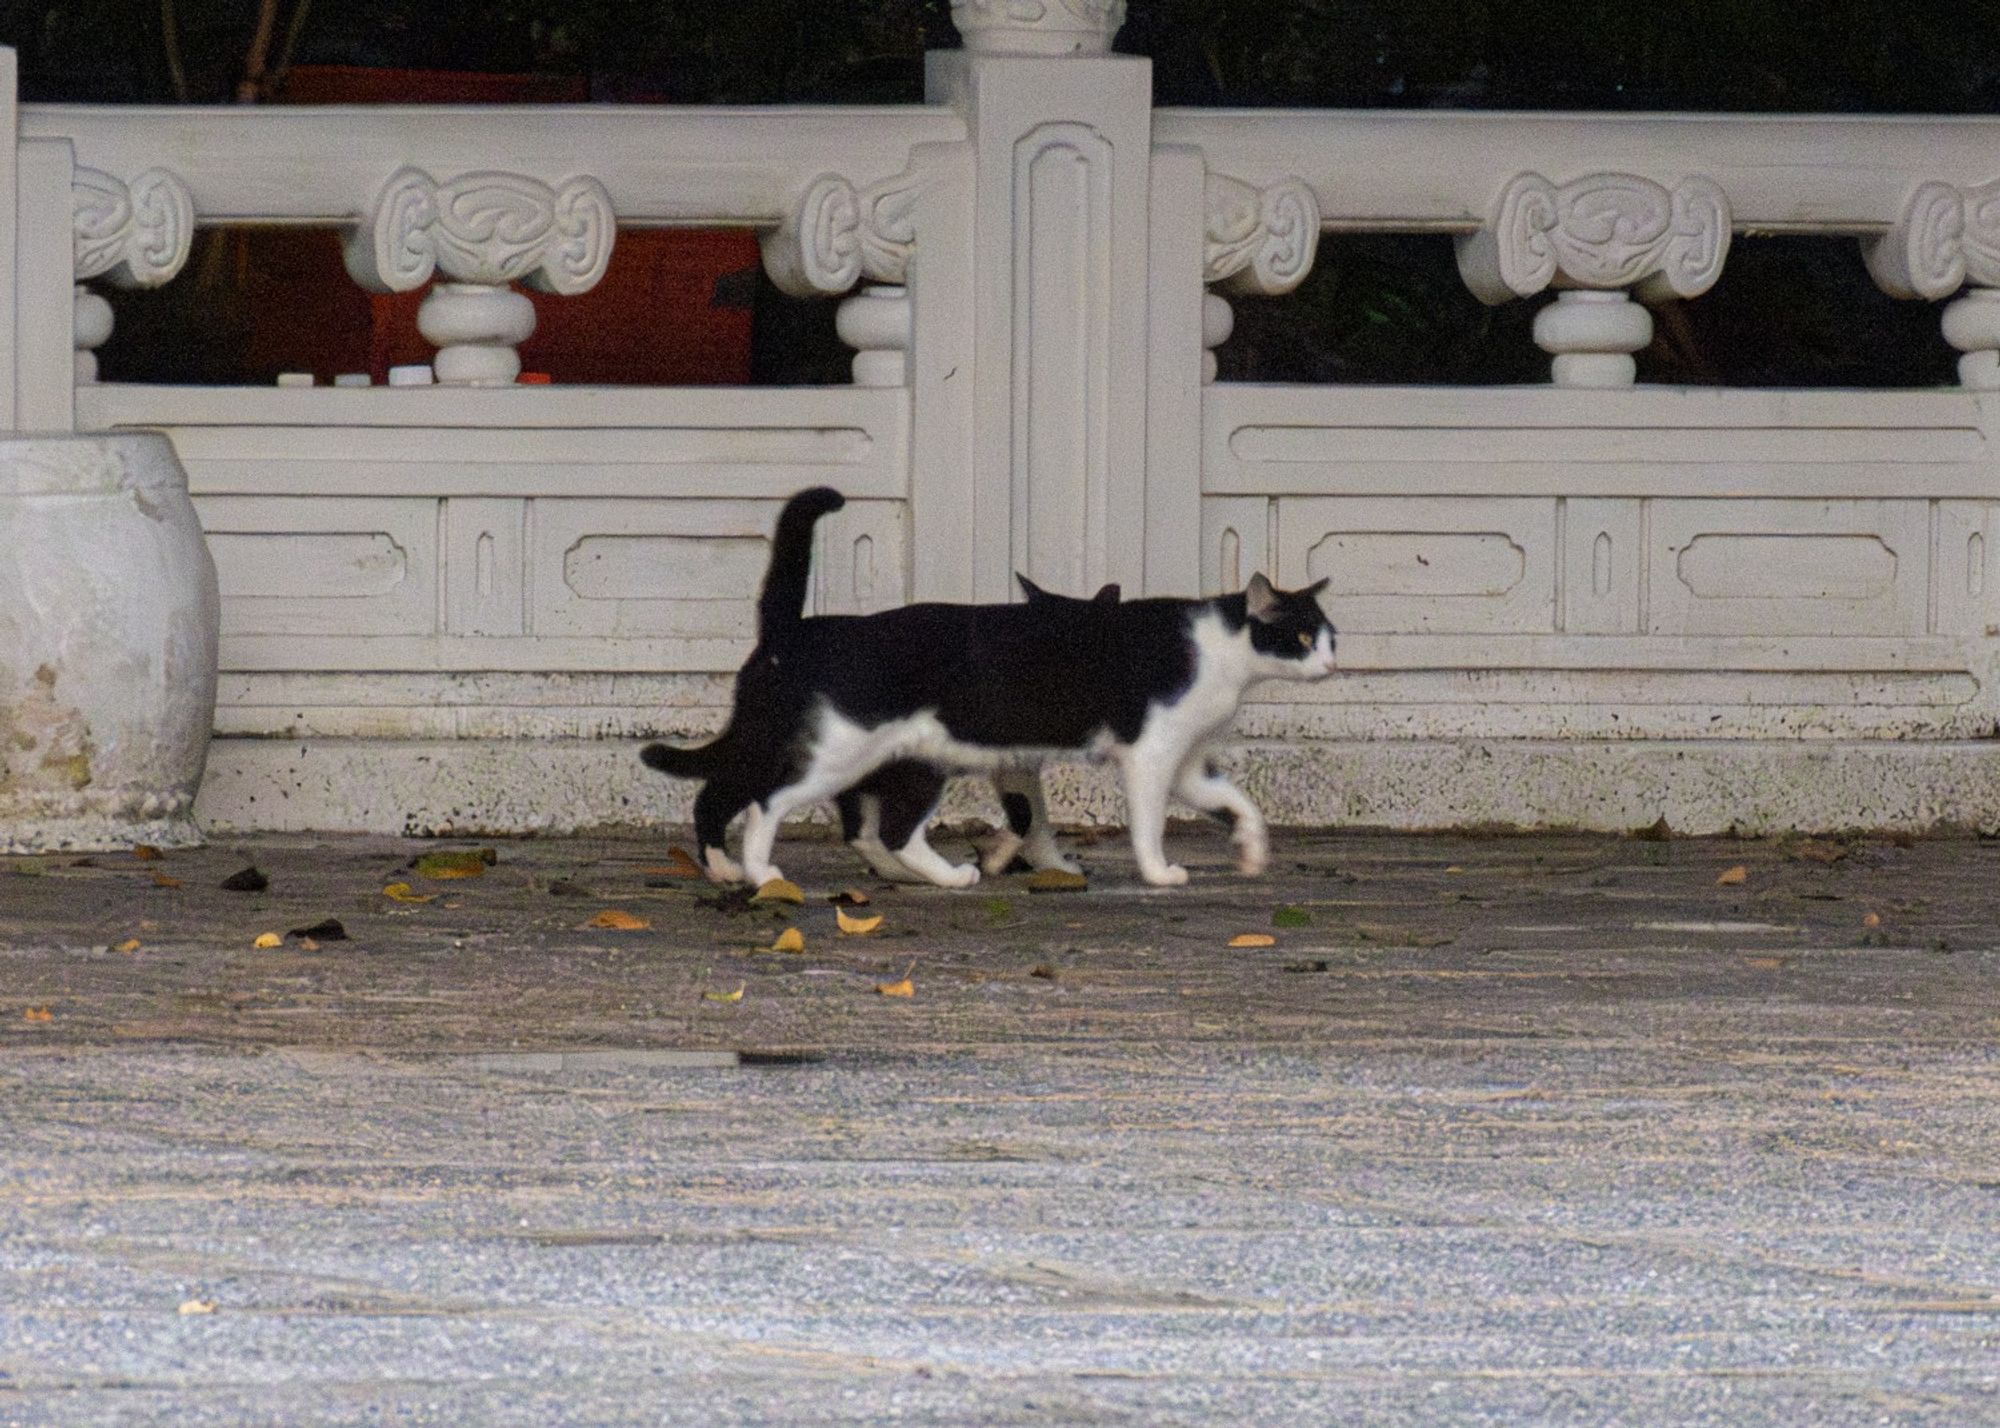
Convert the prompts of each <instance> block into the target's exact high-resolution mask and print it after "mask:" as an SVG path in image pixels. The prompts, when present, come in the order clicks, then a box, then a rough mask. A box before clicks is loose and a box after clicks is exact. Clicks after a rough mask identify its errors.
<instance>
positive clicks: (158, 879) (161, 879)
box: [153, 873, 181, 888]
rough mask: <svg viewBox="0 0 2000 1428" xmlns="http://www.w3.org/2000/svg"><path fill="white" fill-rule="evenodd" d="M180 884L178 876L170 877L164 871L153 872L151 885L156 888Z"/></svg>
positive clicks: (172, 886)
mask: <svg viewBox="0 0 2000 1428" xmlns="http://www.w3.org/2000/svg"><path fill="white" fill-rule="evenodd" d="M180 885H181V880H180V879H179V878H170V877H168V876H167V875H166V874H165V873H155V874H153V886H154V887H156V888H177V887H179V886H180Z"/></svg>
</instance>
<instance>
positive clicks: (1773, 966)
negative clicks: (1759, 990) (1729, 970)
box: [1743, 957, 1791, 972]
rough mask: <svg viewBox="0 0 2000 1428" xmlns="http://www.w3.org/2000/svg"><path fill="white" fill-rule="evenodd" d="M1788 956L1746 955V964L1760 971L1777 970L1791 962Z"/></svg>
mask: <svg viewBox="0 0 2000 1428" xmlns="http://www.w3.org/2000/svg"><path fill="white" fill-rule="evenodd" d="M1790 960H1791V959H1790V958H1788V957H1745V958H1744V959H1743V961H1744V964H1745V965H1746V966H1750V967H1755V968H1756V969H1757V970H1758V971H1760V972H1775V971H1777V970H1778V969H1779V968H1781V967H1783V966H1785V965H1787V964H1788V963H1789V962H1790Z"/></svg>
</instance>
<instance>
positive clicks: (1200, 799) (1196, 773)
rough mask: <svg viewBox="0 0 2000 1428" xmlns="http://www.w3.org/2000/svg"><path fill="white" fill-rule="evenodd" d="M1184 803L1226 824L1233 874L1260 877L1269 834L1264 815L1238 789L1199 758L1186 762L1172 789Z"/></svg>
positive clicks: (1267, 857)
mask: <svg viewBox="0 0 2000 1428" xmlns="http://www.w3.org/2000/svg"><path fill="white" fill-rule="evenodd" d="M1174 792H1175V793H1178V794H1179V795H1180V796H1181V797H1182V798H1183V799H1185V800H1186V801H1187V802H1188V803H1190V804H1192V805H1193V806H1194V807H1196V808H1199V809H1200V810H1201V811H1202V812H1203V813H1213V814H1216V815H1218V816H1221V817H1226V818H1228V819H1229V821H1230V827H1231V831H1230V834H1229V841H1230V842H1232V843H1234V844H1235V845H1236V871H1237V872H1239V873H1241V874H1243V876H1245V877H1247V878H1254V877H1257V876H1258V875H1259V874H1261V873H1262V872H1263V871H1264V869H1265V867H1266V865H1267V864H1269V862H1270V861H1271V834H1270V831H1269V829H1268V828H1267V827H1266V826H1265V823H1264V812H1263V810H1262V809H1260V808H1258V807H1257V805H1256V804H1254V803H1252V802H1251V801H1250V799H1249V797H1248V795H1246V794H1245V793H1244V792H1243V790H1242V789H1240V788H1238V787H1237V786H1236V785H1235V784H1233V783H1231V782H1230V781H1229V780H1228V779H1226V778H1224V777H1223V776H1222V775H1221V774H1219V773H1216V772H1215V771H1214V770H1213V769H1212V768H1210V767H1209V766H1208V760H1207V759H1206V758H1205V757H1203V756H1200V755H1197V756H1196V757H1194V758H1192V759H1189V760H1188V762H1187V767H1185V768H1184V769H1182V770H1181V776H1180V781H1179V783H1177V784H1176V785H1175V787H1174Z"/></svg>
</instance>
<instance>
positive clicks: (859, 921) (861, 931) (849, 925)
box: [833, 907, 882, 937]
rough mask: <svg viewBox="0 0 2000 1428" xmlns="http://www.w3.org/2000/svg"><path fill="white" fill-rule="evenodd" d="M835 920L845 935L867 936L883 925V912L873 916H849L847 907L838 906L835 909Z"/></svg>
mask: <svg viewBox="0 0 2000 1428" xmlns="http://www.w3.org/2000/svg"><path fill="white" fill-rule="evenodd" d="M833 920H834V922H835V923H836V924H838V925H839V927H840V930H841V932H842V933H843V934H844V935H846V936H848V937H866V936H867V935H868V934H869V933H871V932H873V931H874V930H875V929H876V928H878V927H880V926H881V925H882V914H881V913H879V912H878V913H876V914H875V915H874V916H873V917H849V916H848V915H847V909H846V908H844V907H836V908H835V909H834V910H833Z"/></svg>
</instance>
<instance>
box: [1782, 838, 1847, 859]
mask: <svg viewBox="0 0 2000 1428" xmlns="http://www.w3.org/2000/svg"><path fill="white" fill-rule="evenodd" d="M1847 854H1848V847H1847V845H1846V844H1845V843H1836V842H1834V841H1833V840H1832V839H1830V838H1801V839H1799V840H1798V841H1797V842H1796V843H1791V844H1788V845H1787V846H1786V848H1785V856H1786V857H1788V858H1795V859H1799V860H1802V861H1804V862H1808V863H1837V862H1839V861H1840V860H1841V859H1842V858H1845V857H1846V856H1847Z"/></svg>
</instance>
